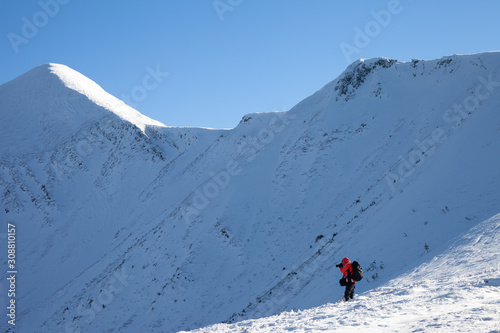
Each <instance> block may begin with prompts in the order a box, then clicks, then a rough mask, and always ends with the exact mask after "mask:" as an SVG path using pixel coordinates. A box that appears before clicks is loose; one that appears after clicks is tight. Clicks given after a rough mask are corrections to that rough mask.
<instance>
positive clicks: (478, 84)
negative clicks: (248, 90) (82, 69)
mask: <svg viewBox="0 0 500 333" xmlns="http://www.w3.org/2000/svg"><path fill="white" fill-rule="evenodd" d="M499 69H500V53H499V52H490V53H482V54H475V55H455V56H448V57H444V58H442V59H438V60H430V61H423V60H413V61H411V62H406V63H404V62H399V61H396V60H390V59H386V58H377V59H367V60H360V61H356V62H355V63H353V64H352V65H350V66H349V67H348V68H347V69H346V71H345V72H344V73H343V74H342V75H340V76H339V77H338V78H337V79H335V80H334V81H332V82H330V83H328V84H327V85H326V86H324V87H323V88H322V89H320V90H319V91H318V92H317V93H315V94H313V95H312V96H310V97H308V98H306V99H305V100H303V101H302V102H300V103H299V104H298V105H296V106H295V107H294V108H292V109H291V110H290V111H288V112H273V113H255V114H249V115H246V116H244V117H243V119H242V120H241V122H240V124H239V125H238V126H237V127H236V128H234V129H232V130H215V129H203V128H172V127H167V126H164V125H162V124H160V123H158V122H156V121H154V120H151V119H149V118H147V117H145V116H143V115H141V114H140V113H139V112H138V111H136V110H134V109H132V108H130V107H128V106H126V105H125V104H123V102H121V101H119V100H117V99H116V98H114V97H112V96H111V95H109V94H107V93H106V92H104V91H103V90H102V89H101V88H100V87H99V86H98V85H97V84H95V83H94V82H92V81H91V80H89V79H87V78H85V77H84V76H83V75H81V74H79V73H77V72H75V71H73V70H71V69H69V68H67V67H66V66H62V65H55V64H49V65H44V66H40V67H37V68H35V69H33V70H32V71H30V72H28V73H26V74H24V75H22V76H20V77H19V78H17V79H15V80H13V81H11V82H8V83H6V84H4V85H2V86H0V124H1V125H2V131H0V142H1V143H2V144H1V146H0V198H1V201H0V202H1V205H2V206H1V207H0V221H1V223H2V225H4V226H3V227H2V228H3V229H2V230H0V236H1V237H0V244H3V245H1V246H2V247H4V248H5V249H6V244H5V243H6V242H5V240H6V237H5V235H6V231H7V226H6V224H7V223H13V224H15V225H16V226H17V234H18V238H17V247H18V249H19V252H18V266H19V272H18V286H19V288H18V290H17V293H16V298H17V304H19V306H18V309H17V314H18V318H17V324H16V331H19V332H33V331H37V332H38V331H41V332H49V331H50V332H61V331H62V332H104V331H106V332H115V331H119V332H176V331H179V330H193V329H197V328H200V327H204V326H208V325H212V324H217V323H228V324H232V325H236V326H228V327H235V328H240V329H241V328H245V327H243V326H238V325H243V324H234V323H237V322H241V321H244V320H248V319H255V318H262V317H268V316H272V315H276V314H277V313H278V312H280V311H281V312H283V311H286V314H283V315H282V316H280V317H274V320H275V323H274V325H276V327H277V328H276V330H278V329H279V328H278V327H289V328H293V327H296V326H294V325H304V326H303V327H304V330H305V329H309V330H313V329H314V325H318V327H325V326H326V325H327V323H332V325H337V326H334V327H339V328H341V327H344V325H345V326H346V327H348V326H349V325H351V326H352V325H358V324H359V325H360V326H359V328H360V329H362V328H368V327H369V328H370V329H374V330H377V329H380V330H384V329H385V328H384V327H380V326H378V325H384V322H385V321H384V320H383V319H384V318H387V321H386V322H387V325H388V326H387V327H388V329H393V330H397V329H398V327H400V326H398V325H407V326H408V327H413V328H414V329H415V330H418V329H421V328H422V329H424V330H427V329H431V328H432V327H434V326H432V325H434V324H435V325H437V326H435V328H436V330H437V329H446V330H447V329H448V326H447V325H455V322H457V323H460V322H465V320H467V319H470V320H472V321H474V323H475V324H474V325H477V327H485V329H486V330H498V329H499V328H498V293H497V291H496V290H497V289H495V288H497V286H498V283H499V282H498V279H499V278H500V277H499V276H498V266H496V265H497V264H494V263H495V260H494V259H493V258H494V256H495V255H498V252H499V251H498V249H499V247H498V245H497V244H498V241H493V239H496V240H498V238H495V237H498V235H497V234H496V233H497V232H498V229H497V228H493V227H492V225H493V224H494V223H497V222H498V217H495V218H493V219H491V220H488V219H489V218H491V217H492V216H495V215H496V214H498V213H499V207H500V190H499V189H500V183H499V182H500V173H499V172H498V170H500V154H498V152H499V151H500V116H499V112H498V110H499V106H500V89H498V87H499V86H500V72H499ZM482 221H489V222H484V223H483V222H482ZM488 228H490V229H489V230H491V233H490V234H488V233H486V232H483V231H484V230H487V229H488ZM463 234H469V235H478V237H479V235H483V234H484V235H483V236H481V237H482V238H481V239H480V240H479V241H478V243H477V246H476V245H474V246H473V242H472V241H471V242H467V241H466V239H463V240H462V241H458V243H453V242H454V240H456V239H457V237H459V236H460V235H463ZM488 237H492V238H491V239H492V241H488V242H489V243H487V244H486V243H484V242H487V240H488V239H489V238H488ZM483 240H484V242H483ZM453 244H455V245H453ZM476 247H477V249H476ZM486 248H488V249H489V251H490V252H488V253H485V251H486ZM467 249H468V250H467ZM481 249H483V250H482V251H481ZM457 251H458V252H457ZM467 251H470V254H471V255H470V256H469V252H467ZM478 251H479V252H478ZM6 253H7V252H6V250H5V251H3V250H1V251H0V262H1V264H2V267H6V262H7V257H6ZM472 254H474V255H475V256H476V258H478V260H483V259H484V260H485V262H486V261H487V262H490V263H493V264H492V265H491V266H490V268H487V271H485V272H477V271H472V270H470V267H473V266H470V267H469V266H468V265H469V264H471V265H476V262H475V261H474V260H473V256H472ZM345 256H347V257H349V258H351V259H352V260H357V261H359V262H360V263H361V265H362V267H363V269H364V271H365V278H364V279H363V280H362V281H361V282H360V283H358V284H357V286H356V288H357V292H358V293H359V296H357V297H356V299H355V301H354V302H352V303H342V304H336V303H334V304H329V305H325V304H328V302H335V301H336V300H338V299H339V298H340V297H341V295H342V293H343V290H342V288H341V287H339V286H338V282H337V281H338V279H339V278H340V273H339V271H338V268H336V267H335V265H336V264H338V263H339V262H340V260H341V259H342V258H343V257H345ZM436 256H437V259H436V260H433V258H434V257H436ZM449 256H452V257H453V260H455V259H457V258H459V257H460V258H461V257H462V256H463V263H464V264H461V263H460V262H458V263H457V261H456V260H455V262H448V263H446V262H445V261H443V260H445V259H446V258H448V257H449ZM450 258H451V257H450ZM497 259H498V258H497ZM496 262H498V260H496ZM447 264H449V265H451V268H453V269H454V271H453V272H454V275H455V276H450V275H443V274H444V273H443V272H442V270H443V269H442V268H443V267H448V266H445V265H447ZM421 265H424V266H421ZM425 265H427V266H425ZM417 267H420V268H417ZM424 267H425V269H424ZM474 267H476V266H474ZM21 268H22V269H21ZM416 268H417V269H416ZM415 269H416V270H415ZM486 279H488V281H490V282H488V283H486V282H485V280H486ZM472 284H474V285H472ZM1 287H2V288H1V291H2V295H3V296H2V297H1V298H0V300H1V302H3V304H0V306H1V308H2V309H4V310H3V311H5V309H6V307H5V306H4V305H5V302H6V301H7V298H6V296H5V295H6V291H7V290H8V288H7V281H6V279H2V280H1ZM466 294H467V295H469V296H470V297H469V298H466V297H465V295H466ZM495 295H496V296H495ZM495 297H496V300H495ZM425 299H427V300H428V301H426V302H425V305H424V300H425ZM405 300H407V301H408V302H406V301H405ZM469 301H470V302H469ZM405 302H406V303H405ZM495 302H496V303H495ZM480 303H481V304H480ZM407 306H408V307H407ZM299 308H300V309H302V310H304V309H310V310H307V311H305V310H304V311H301V312H300V313H297V311H298V309H299ZM351 310H353V311H354V312H353V311H351ZM291 311H294V312H293V313H292V312H291ZM434 311H436V312H435V313H440V314H441V315H442V316H443V318H444V319H443V320H440V319H439V318H440V317H439V318H438V316H437V315H435V316H434V315H433V313H434ZM315 313H316V314H317V317H318V319H317V320H313V318H315V317H314V316H315V315H314V314H315ZM395 314H399V316H396V315H395ZM403 314H407V315H404V316H401V315H403ZM1 315H2V317H4V318H5V317H6V316H5V313H4V312H2V313H1ZM441 315H440V316H441ZM453 316H455V319H456V320H455V321H453V320H452V319H453ZM396 317H397V318H396ZM271 318H273V317H271ZM271 318H267V319H262V322H261V323H262V325H268V326H269V327H270V325H271V324H272V323H273V322H272V320H273V319H271ZM363 318H365V319H363ZM436 318H438V319H437V320H436ZM480 318H482V319H484V320H483V321H481V320H480ZM488 318H491V320H490V319H488ZM294 322H296V324H295V323H294ZM246 323H247V324H245V325H250V326H249V327H253V328H252V329H256V330H258V329H260V328H258V327H257V328H255V327H254V326H251V325H254V323H256V324H255V325H260V324H258V323H259V322H258V321H257V322H246ZM280 325H281V326H280ZM311 325H312V326H311ZM481 325H483V326H481ZM224 327H226V326H224ZM297 327H298V326H297ZM452 327H457V329H458V328H459V327H458V326H452ZM3 328H5V329H7V330H10V331H13V327H9V326H7V323H6V321H2V322H0V329H3ZM209 329H217V328H209ZM221 329H225V328H221ZM286 329H288V328H286ZM463 329H464V330H465V329H467V327H463ZM297 330H298V331H300V330H301V328H299V327H298V328H297ZM450 330H453V329H450Z"/></svg>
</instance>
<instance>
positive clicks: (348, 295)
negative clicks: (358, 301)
mask: <svg viewBox="0 0 500 333" xmlns="http://www.w3.org/2000/svg"><path fill="white" fill-rule="evenodd" d="M353 297H354V282H350V281H349V282H347V284H346V285H345V293H344V298H345V300H346V301H348V300H350V299H352V298H353Z"/></svg>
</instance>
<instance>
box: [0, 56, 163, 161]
mask: <svg viewBox="0 0 500 333" xmlns="http://www.w3.org/2000/svg"><path fill="white" fill-rule="evenodd" d="M0 95H1V96H3V98H2V99H1V100H0V110H1V112H0V123H2V124H5V125H7V126H9V128H11V129H12V130H11V131H9V132H10V133H9V137H7V134H5V133H1V134H0V139H1V141H2V142H3V143H6V144H4V145H2V147H1V148H0V155H12V154H14V153H15V154H19V153H30V152H36V151H40V150H43V149H47V148H50V147H53V146H54V145H56V144H57V143H58V142H60V141H61V140H62V139H65V138H68V137H71V136H72V135H74V134H75V133H76V132H77V131H79V130H80V129H82V128H85V127H86V126H88V125H89V124H91V123H94V122H99V121H101V120H102V119H103V118H107V117H119V118H121V119H122V120H124V121H127V122H130V123H132V124H133V125H135V126H137V127H138V128H139V129H140V130H142V131H143V132H144V130H145V128H146V126H164V125H163V124H162V123H160V122H158V121H155V120H153V119H150V118H148V117H146V116H144V115H142V114H141V113H139V112H138V111H137V110H135V109H133V108H132V107H130V106H128V105H126V104H125V103H124V102H122V101H121V100H119V99H117V98H116V97H114V96H112V95H110V94H108V93H107V92H106V91H104V90H103V89H102V88H101V87H100V86H99V85H98V84H97V83H95V82H94V81H92V80H90V79H89V78H87V77H86V76H84V75H82V74H80V73H79V72H77V71H75V70H73V69H71V68H69V67H68V66H65V65H61V64H55V63H48V64H44V65H41V66H38V67H35V68H33V69H32V70H30V71H28V72H27V73H25V74H23V75H21V76H19V77H18V78H16V79H14V80H12V81H10V82H7V83H5V84H3V85H1V86H0ZM20 143H22V144H20Z"/></svg>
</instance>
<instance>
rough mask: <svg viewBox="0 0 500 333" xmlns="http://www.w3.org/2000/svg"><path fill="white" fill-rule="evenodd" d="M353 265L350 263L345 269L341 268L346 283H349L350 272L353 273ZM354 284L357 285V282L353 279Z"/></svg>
mask: <svg viewBox="0 0 500 333" xmlns="http://www.w3.org/2000/svg"><path fill="white" fill-rule="evenodd" d="M351 268H352V265H351V263H348V264H345V265H344V266H343V267H340V272H341V273H342V274H344V277H345V278H346V282H349V281H347V275H348V274H349V272H352V269H351ZM351 281H352V283H356V281H354V280H353V279H351Z"/></svg>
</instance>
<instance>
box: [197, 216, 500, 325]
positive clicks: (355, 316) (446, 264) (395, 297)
mask: <svg viewBox="0 0 500 333" xmlns="http://www.w3.org/2000/svg"><path fill="white" fill-rule="evenodd" d="M498 244H500V215H496V216H494V217H492V218H490V219H488V220H486V221H484V222H482V223H480V224H479V225H477V226H476V227H474V228H472V229H471V230H470V231H469V232H467V233H466V234H465V235H463V236H462V237H460V238H459V239H458V240H457V241H456V242H454V243H453V244H452V246H451V247H450V248H449V249H447V250H446V251H445V252H444V253H442V254H439V255H438V256H436V257H434V258H433V259H431V260H430V261H429V262H426V263H424V264H422V265H420V266H419V267H418V268H416V269H415V270H413V271H412V272H409V273H407V274H403V275H402V276H400V277H398V278H396V279H393V280H391V281H389V282H388V283H386V284H384V285H383V286H381V287H378V288H376V289H374V290H372V291H368V292H365V293H363V294H362V295H359V297H356V298H355V299H354V300H353V301H350V302H348V303H336V304H327V305H323V306H320V307H317V308H313V309H308V310H304V311H292V312H285V313H281V314H279V315H275V316H272V317H268V318H262V319H257V320H248V321H243V322H239V323H236V324H232V325H227V324H217V325H213V326H211V327H206V328H202V329H199V330H194V331H193V332H206V333H209V332H255V333H257V332H290V331H298V332H328V331H335V332H443V331H446V332H498V331H499V330H500V252H499V251H498Z"/></svg>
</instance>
